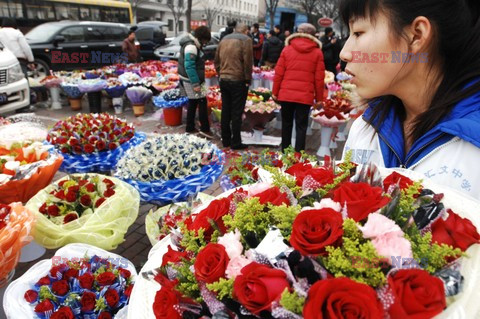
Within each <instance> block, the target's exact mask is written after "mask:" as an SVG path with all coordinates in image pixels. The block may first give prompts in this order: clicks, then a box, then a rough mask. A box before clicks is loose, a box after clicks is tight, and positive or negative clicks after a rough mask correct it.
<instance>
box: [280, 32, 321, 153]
mask: <svg viewBox="0 0 480 319" xmlns="http://www.w3.org/2000/svg"><path fill="white" fill-rule="evenodd" d="M315 32H316V29H315V27H314V26H313V25H311V24H310V23H302V24H301V25H299V26H298V31H297V33H294V34H292V35H291V36H289V37H288V38H287V39H286V40H285V48H284V49H283V51H282V54H281V55H280V58H279V59H278V62H277V65H276V67H275V77H274V79H273V91H272V94H273V99H274V100H276V101H278V103H280V105H281V106H282V109H281V114H282V150H285V149H286V148H287V147H288V146H290V144H291V140H292V129H293V120H295V125H296V140H295V151H297V152H299V151H301V150H305V141H306V137H307V126H308V116H309V113H310V107H311V106H312V105H313V104H315V102H319V101H321V100H323V90H324V78H325V65H324V62H323V53H322V44H321V42H320V41H319V40H318V39H317V38H315V36H314V35H315Z"/></svg>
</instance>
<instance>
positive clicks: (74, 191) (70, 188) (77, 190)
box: [67, 185, 80, 193]
mask: <svg viewBox="0 0 480 319" xmlns="http://www.w3.org/2000/svg"><path fill="white" fill-rule="evenodd" d="M67 190H68V191H69V192H72V193H78V192H79V191H80V186H79V185H74V186H70V187H69V188H68V189H67Z"/></svg>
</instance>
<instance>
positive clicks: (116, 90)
mask: <svg viewBox="0 0 480 319" xmlns="http://www.w3.org/2000/svg"><path fill="white" fill-rule="evenodd" d="M126 89H127V86H126V85H124V84H123V83H122V82H121V81H120V80H119V79H118V78H109V79H108V80H107V87H106V88H105V92H106V93H107V95H108V96H109V97H110V98H111V99H112V104H113V108H114V110H115V114H122V112H123V94H124V93H125V90H126Z"/></svg>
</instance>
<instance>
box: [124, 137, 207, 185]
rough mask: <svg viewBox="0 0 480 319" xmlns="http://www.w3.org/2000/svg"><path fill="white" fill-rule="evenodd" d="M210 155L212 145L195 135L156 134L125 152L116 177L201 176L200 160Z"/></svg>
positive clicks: (135, 178)
mask: <svg viewBox="0 0 480 319" xmlns="http://www.w3.org/2000/svg"><path fill="white" fill-rule="evenodd" d="M212 152H213V146H212V144H211V143H209V142H208V141H206V140H204V139H201V138H198V137H195V136H191V135H186V134H164V135H155V136H153V137H149V138H148V139H147V140H146V141H145V142H143V143H141V144H139V145H138V146H136V147H133V148H131V149H129V150H128V151H127V152H126V154H125V156H123V157H122V158H121V159H120V161H119V162H118V165H117V173H116V176H120V177H122V178H124V179H132V180H137V181H143V182H152V181H158V180H171V179H176V178H182V177H186V176H189V175H193V174H198V173H200V170H201V168H202V166H203V164H202V159H204V158H205V156H207V157H210V156H211V154H212Z"/></svg>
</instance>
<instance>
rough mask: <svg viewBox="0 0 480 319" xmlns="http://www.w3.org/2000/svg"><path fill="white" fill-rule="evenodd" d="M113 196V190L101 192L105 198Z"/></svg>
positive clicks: (108, 189)
mask: <svg viewBox="0 0 480 319" xmlns="http://www.w3.org/2000/svg"><path fill="white" fill-rule="evenodd" d="M113 195H115V191H114V190H113V188H107V190H106V191H104V192H103V196H105V197H111V196H113Z"/></svg>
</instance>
